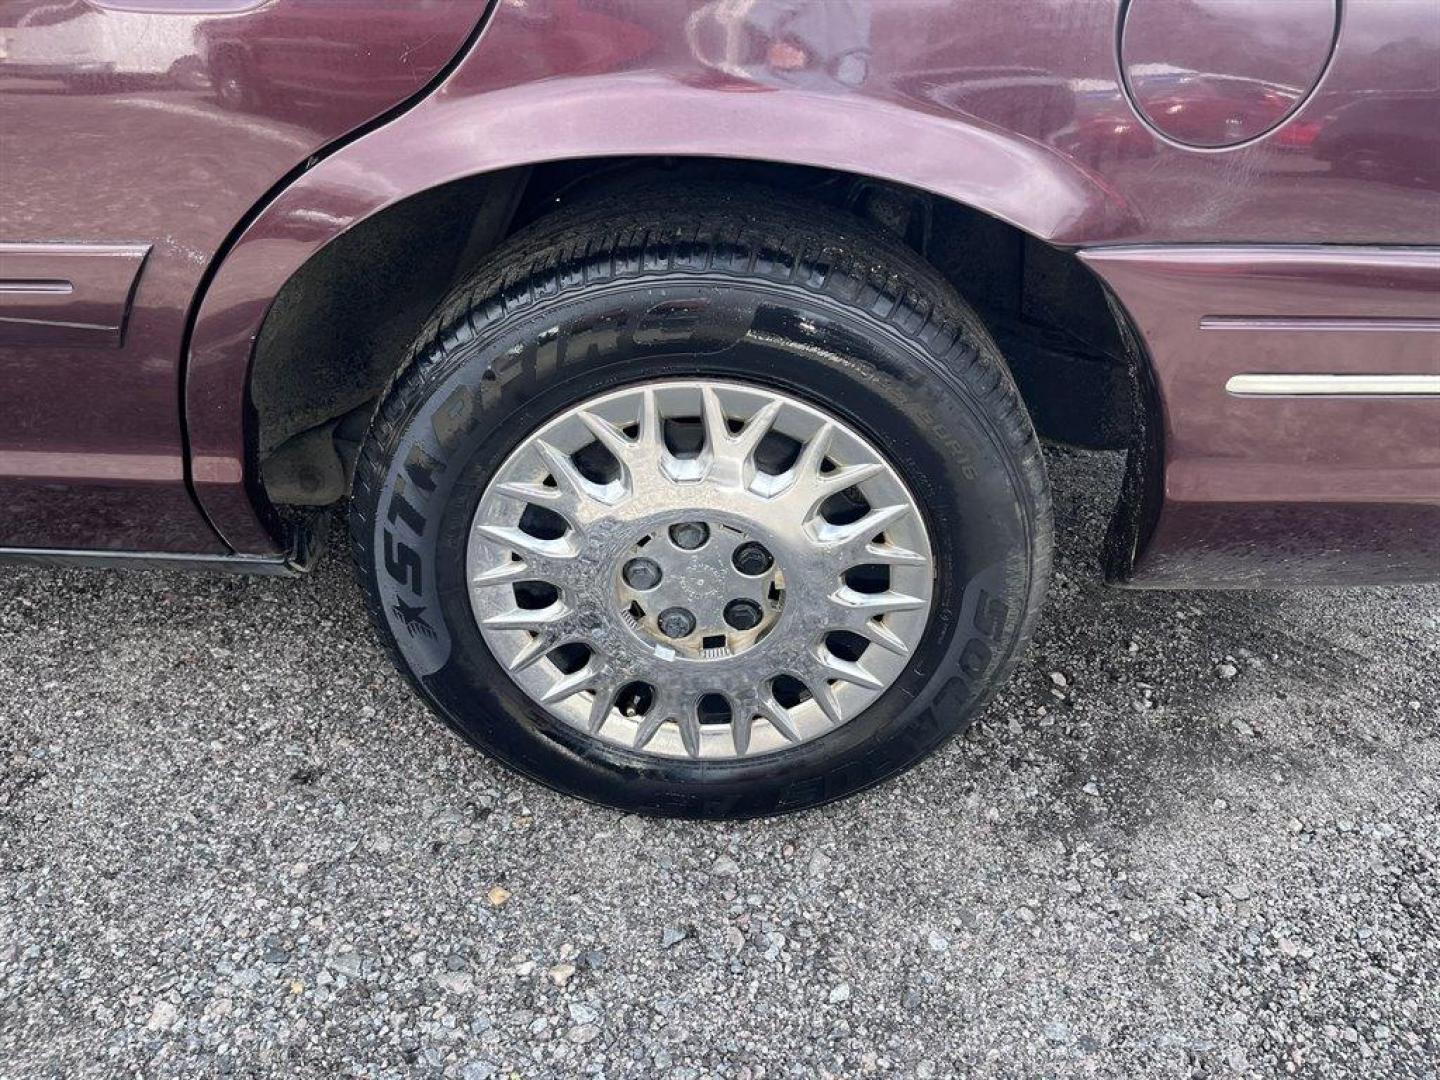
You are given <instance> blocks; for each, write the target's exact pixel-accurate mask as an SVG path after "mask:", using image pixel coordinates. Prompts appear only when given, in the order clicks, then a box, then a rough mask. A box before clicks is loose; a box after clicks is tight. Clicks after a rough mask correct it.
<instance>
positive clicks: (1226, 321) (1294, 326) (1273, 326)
mask: <svg viewBox="0 0 1440 1080" xmlns="http://www.w3.org/2000/svg"><path fill="white" fill-rule="evenodd" d="M1200 329H1201V330H1285V331H1296V330H1330V331H1353V330H1360V331H1366V330H1384V331H1389V332H1391V333H1394V332H1396V331H1400V332H1408V333H1422V334H1440V319H1424V318H1418V319H1407V318H1393V317H1389V316H1383V315H1377V316H1364V315H1357V316H1353V317H1351V318H1342V319H1335V318H1329V317H1326V316H1323V315H1292V316H1277V317H1274V318H1265V317H1256V316H1249V315H1206V316H1204V317H1202V318H1201V320H1200Z"/></svg>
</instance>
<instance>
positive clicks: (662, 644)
mask: <svg viewBox="0 0 1440 1080" xmlns="http://www.w3.org/2000/svg"><path fill="white" fill-rule="evenodd" d="M627 568H632V569H627ZM466 572H467V580H468V582H469V594H470V602H471V607H472V610H473V611H474V613H475V618H476V622H477V624H478V626H479V628H480V633H481V635H482V637H483V638H484V639H485V642H486V644H487V646H488V647H489V648H490V650H491V652H492V653H493V654H494V655H495V657H496V659H497V660H498V661H499V663H500V665H501V666H502V667H503V668H504V669H505V671H506V672H507V673H508V675H509V678H510V679H511V680H513V681H514V682H515V684H516V685H517V686H518V687H519V688H520V689H521V690H522V691H523V692H524V694H525V695H526V696H527V697H529V698H530V699H531V701H533V702H534V703H535V704H536V705H537V706H538V707H539V708H540V709H542V710H543V711H544V712H545V713H547V714H548V715H549V716H550V717H552V718H554V719H556V720H558V721H560V722H561V723H562V724H564V725H565V726H566V727H567V728H568V729H571V730H573V731H575V732H577V733H579V734H580V735H581V736H582V737H583V738H585V739H593V740H598V741H600V742H602V743H605V744H608V745H610V746H612V747H614V748H616V749H618V750H620V751H624V752H629V753H635V754H639V755H642V756H655V757H667V758H679V759H682V760H684V759H690V760H701V761H705V760H725V759H735V758H750V757H756V756H759V755H763V754H767V753H774V752H779V751H783V750H785V749H786V748H788V747H792V746H795V745H797V744H801V743H804V742H808V741H810V740H811V739H816V738H820V737H822V736H824V735H825V734H827V733H829V732H830V731H833V730H834V729H835V728H836V727H838V726H840V725H842V724H844V723H846V722H848V721H849V720H851V719H853V718H854V717H856V716H858V715H859V714H860V713H861V712H863V711H864V710H865V709H866V708H867V707H868V706H869V705H870V704H871V703H873V702H874V701H875V700H876V699H877V698H878V697H879V696H880V695H881V694H883V693H884V692H885V691H886V690H887V689H889V687H890V686H891V685H892V684H893V683H894V681H895V680H896V678H898V677H899V675H900V674H901V673H902V672H903V671H904V669H905V667H906V665H907V664H908V663H909V662H910V660H911V657H912V655H913V653H914V651H915V648H916V647H917V646H918V644H919V642H920V640H921V638H922V636H923V634H924V630H925V627H926V624H927V622H928V619H929V615H930V610H931V605H932V597H933V573H934V562H933V554H932V547H931V543H930V538H929V535H928V533H927V531H926V525H925V521H924V516H923V514H922V513H921V512H920V508H919V506H918V504H917V503H916V501H915V499H914V497H913V495H912V494H911V493H910V491H909V489H908V488H907V486H906V484H905V482H904V481H903V479H902V478H901V477H900V475H899V473H898V472H897V471H896V470H895V469H894V467H893V466H892V465H891V464H890V463H889V462H888V461H887V460H886V458H885V457H884V456H883V455H882V454H881V452H880V451H879V449H878V448H877V447H876V446H875V445H874V444H873V443H871V442H870V441H869V440H868V439H867V438H865V437H864V436H862V435H861V434H860V433H859V432H857V431H856V430H855V429H853V428H852V427H850V426H849V425H847V424H846V423H845V422H844V421H842V420H841V419H840V418H838V417H836V416H833V415H830V414H828V413H827V412H826V411H824V410H822V409H819V408H816V407H815V406H813V405H810V404H808V403H806V402H803V401H801V400H799V399H798V398H794V397H791V396H789V395H786V394H782V393H779V392H776V391H772V390H769V389H764V388H761V387H758V386H748V385H743V384H739V383H733V382H728V381H721V380H714V381H710V380H699V379H697V380H688V381H672V382H654V383H649V384H642V385H638V386H634V387H631V388H627V389H624V390H620V391H613V392H610V393H607V394H604V395H599V396H597V397H595V398H592V399H590V400H588V401H585V402H582V403H580V404H579V405H577V406H576V407H574V408H571V409H569V410H567V411H566V412H564V413H561V414H560V415H559V416H557V417H555V418H554V419H552V420H551V421H549V422H548V423H546V424H545V425H543V426H542V427H541V428H540V429H538V430H537V431H535V432H534V433H532V435H531V436H530V437H529V438H528V439H527V440H526V441H524V442H523V443H521V444H520V446H518V447H517V448H516V449H515V451H514V452H513V453H512V454H511V455H510V456H509V457H508V458H507V459H506V461H505V462H503V463H502V464H501V466H500V468H499V469H498V470H496V472H495V474H494V476H493V478H492V479H491V481H490V482H489V484H488V485H487V487H486V489H485V491H484V493H483V494H482V496H481V499H480V503H479V506H478V508H477V509H476V512H475V517H474V521H473V524H472V527H471V532H470V539H469V547H468V551H467V566H466Z"/></svg>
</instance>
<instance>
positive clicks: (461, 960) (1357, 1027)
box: [0, 451, 1440, 1080]
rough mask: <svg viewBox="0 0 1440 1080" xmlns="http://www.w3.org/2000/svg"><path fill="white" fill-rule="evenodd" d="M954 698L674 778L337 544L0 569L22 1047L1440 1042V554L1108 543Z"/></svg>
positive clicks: (776, 1069) (1281, 1056) (807, 1048)
mask: <svg viewBox="0 0 1440 1080" xmlns="http://www.w3.org/2000/svg"><path fill="white" fill-rule="evenodd" d="M1050 466H1051V474H1052V478H1053V480H1054V483H1055V486H1056V489H1057V496H1058V508H1059V525H1060V538H1059V539H1060V559H1059V574H1058V576H1057V579H1056V583H1055V588H1054V591H1053V594H1052V597H1051V601H1050V604H1049V607H1048V610H1047V614H1046V617H1045V620H1044V623H1043V626H1042V627H1041V629H1040V631H1039V634H1038V637H1037V640H1036V642H1035V647H1034V649H1033V651H1032V653H1031V656H1030V658H1029V659H1028V660H1027V661H1026V662H1025V663H1024V665H1023V666H1022V667H1021V669H1020V670H1019V672H1018V673H1017V675H1016V677H1015V679H1014V680H1013V682H1012V683H1011V685H1010V686H1009V687H1008V688H1007V689H1006V691H1005V693H1004V694H1003V695H1002V696H1001V697H1000V699H999V700H997V701H996V702H995V704H994V705H993V706H992V707H991V708H990V709H989V710H988V711H987V712H986V713H985V715H984V716H983V718H982V719H981V721H980V722H979V723H978V724H977V726H976V727H975V728H973V729H972V730H971V732H970V733H969V734H968V735H967V736H966V737H964V738H962V739H959V740H956V741H954V742H952V743H951V744H950V745H949V746H948V747H947V748H945V749H944V750H943V751H942V752H940V753H939V754H937V755H936V756H935V757H933V758H932V759H930V760H929V761H928V762H926V763H925V764H923V765H922V766H920V767H919V768H917V769H915V770H914V771H912V772H911V773H909V774H907V775H906V776H904V777H903V778H901V779H899V780H897V781H894V782H892V783H889V784H887V785H885V786H883V787H881V788H880V789H878V790H876V791H873V792H871V793H869V794H866V795H863V796H861V797H859V798H855V799H852V800H850V801H848V802H844V803H842V804H839V805H836V806H832V807H828V808H825V809H823V810H819V811H813V812H809V813H803V814H799V815H794V816H790V817H785V818H780V819H771V820H762V821H754V822H748V823H744V824H703V823H702V824H697V823H687V822H665V821H651V820H645V819H641V818H637V817H627V816H622V815H619V814H616V813H614V812H612V811H609V810H605V809H601V808H597V807H592V806H587V805H584V804H582V803H579V802H576V801H573V800H570V799H566V798H563V797H560V796H557V795H554V794H551V793H550V792H548V791H546V790H544V789H542V788H539V787H537V786H535V785H534V784H532V783H529V782H527V781H524V780H521V779H518V778H516V777H514V776H512V775H510V774H508V773H506V772H505V771H503V770H502V769H501V768H499V767H498V766H496V765H494V764H492V763H490V762H489V761H487V760H486V759H484V758H483V757H481V756H480V755H479V754H477V753H474V752H472V751H471V750H469V749H467V748H466V747H465V746H463V745H462V744H461V743H460V742H459V741H457V740H456V739H455V738H454V737H453V736H451V735H450V734H449V733H448V732H446V731H445V730H444V729H443V728H442V727H441V726H440V725H439V724H437V723H436V722H435V721H433V720H432V719H431V718H430V716H429V715H428V714H427V712H426V710H425V708H424V707H423V706H422V705H421V704H420V703H419V702H418V701H416V700H415V699H414V698H413V697H412V696H411V694H410V692H409V690H408V689H407V688H406V686H405V684H404V683H403V682H402V681H401V679H400V678H399V677H397V676H396V675H395V674H393V673H392V672H391V670H390V669H389V667H388V665H387V662H386V660H385V658H384V656H383V654H382V653H381V651H380V649H379V648H378V647H377V645H376V643H375V640H374V638H373V636H372V633H371V629H370V626H369V624H368V622H367V620H366V619H365V617H364V613H363V611H362V609H361V604H360V599H359V595H358V591H357V589H356V587H355V586H354V585H353V583H352V581H351V579H350V577H349V574H348V569H347V568H346V567H345V566H344V565H343V562H342V559H341V558H340V557H332V558H330V559H329V560H328V561H327V562H326V563H325V564H323V565H322V566H321V568H320V569H319V570H318V571H317V572H315V573H314V574H313V575H311V576H309V577H307V578H304V579H299V580H267V579H242V578H224V577H214V578H207V577H202V576H190V575H176V574H161V573H146V574H130V575H128V576H127V575H123V574H119V573H108V572H99V571H47V570H35V569H15V568H3V569H0V1074H3V1075H5V1076H8V1077H29V1076H51V1075H55V1076H59V1075H66V1076H106V1077H108V1076H118V1075H122V1074H125V1075H132V1074H133V1075H144V1076H157V1077H176V1076H197V1075H210V1074H233V1075H237V1076H251V1075H275V1074H281V1073H284V1074H285V1075H314V1076H320V1075H324V1076H344V1075H364V1076H371V1075H376V1076H446V1077H451V1076H454V1077H461V1078H463V1080H479V1078H483V1077H508V1076H511V1075H512V1074H513V1075H519V1076H524V1077H551V1076H555V1077H562V1076H563V1077H574V1076H592V1075H593V1076H606V1077H672V1078H681V1077H689V1078H700V1077H735V1078H749V1080H757V1078H760V1077H822V1076H834V1077H841V1076H843V1077H849V1076H856V1075H860V1076H865V1075H880V1076H905V1077H909V1076H917V1077H926V1076H934V1077H942V1076H954V1075H969V1076H982V1077H990V1076H993V1077H1026V1076H1048V1077H1068V1076H1100V1077H1138V1076H1161V1077H1169V1076H1273V1075H1285V1074H1292V1073H1293V1074H1295V1075H1299V1076H1314V1077H1332V1076H1333V1077H1338V1076H1355V1077H1361V1076H1363V1077H1427V1076H1428V1077H1434V1076H1436V1075H1437V1068H1440V1066H1437V1062H1440V1034H1437V1032H1440V926H1437V923H1440V588H1435V587H1421V588H1394V589H1369V590H1356V591H1347V592H1309V593H1236V594H1223V593H1208V594H1205V593H1189V594H1187V593H1138V592H1137V593H1127V592H1117V591H1111V590H1107V589H1105V588H1104V587H1103V586H1102V585H1101V584H1100V583H1099V580H1098V573H1097V571H1096V569H1095V547H1096V545H1097V543H1098V538H1099V536H1100V533H1101V532H1102V530H1103V523H1104V519H1105V516H1106V514H1107V513H1108V509H1109V506H1110V504H1111V502H1112V500H1113V497H1114V491H1115V488H1116V484H1117V480H1118V477H1117V474H1116V470H1115V467H1114V462H1113V461H1112V460H1111V459H1110V458H1108V457H1102V456H1099V455H1081V454H1075V453H1070V452H1063V451H1054V452H1052V454H1051V456H1050Z"/></svg>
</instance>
